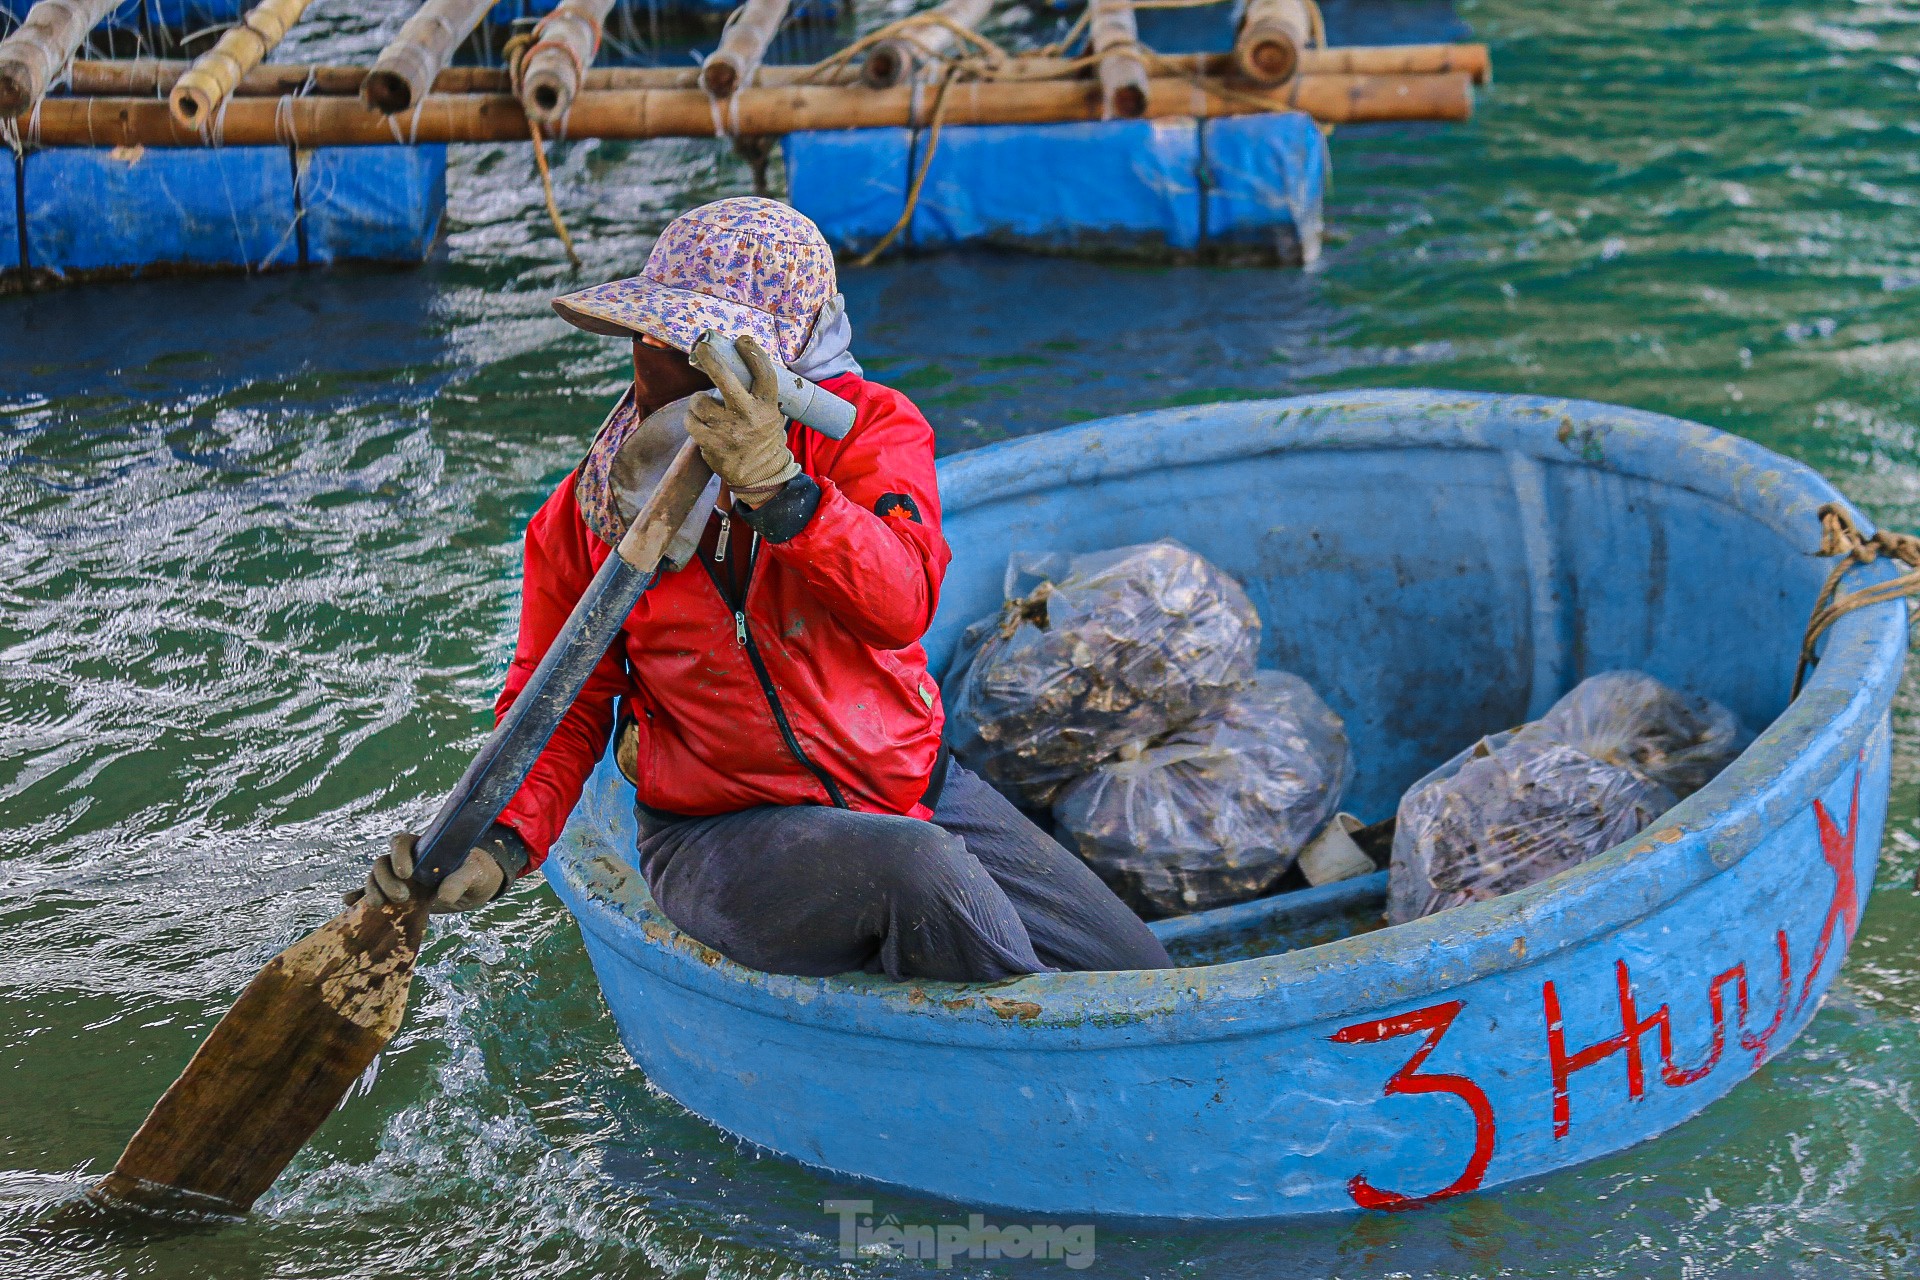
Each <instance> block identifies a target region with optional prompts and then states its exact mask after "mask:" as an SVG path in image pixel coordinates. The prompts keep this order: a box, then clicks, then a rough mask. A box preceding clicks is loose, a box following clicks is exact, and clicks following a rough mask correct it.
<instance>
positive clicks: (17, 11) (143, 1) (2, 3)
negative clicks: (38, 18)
mask: <svg viewBox="0 0 1920 1280" xmlns="http://www.w3.org/2000/svg"><path fill="white" fill-rule="evenodd" d="M253 2H254V0H125V3H123V4H121V5H120V7H119V8H117V9H115V10H114V11H113V12H112V13H111V14H109V15H108V16H107V20H106V21H105V22H104V23H102V24H101V25H102V26H107V27H120V28H133V27H140V26H143V25H149V24H150V25H152V26H155V27H165V28H166V29H168V30H170V31H199V30H201V29H203V28H206V27H219V26H225V25H227V24H228V23H232V22H238V21H239V20H240V15H241V14H243V13H245V12H246V11H247V10H248V9H249V8H251V7H252V4H253ZM31 8H33V0H0V14H4V15H6V16H8V17H10V18H12V19H14V20H15V21H16V22H17V21H19V20H20V19H22V18H24V17H26V16H27V10H29V9H31Z"/></svg>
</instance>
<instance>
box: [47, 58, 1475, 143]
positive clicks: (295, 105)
mask: <svg viewBox="0 0 1920 1280" xmlns="http://www.w3.org/2000/svg"><path fill="white" fill-rule="evenodd" d="M932 106H933V104H932V95H930V94H919V95H916V94H915V93H914V92H913V90H912V88H911V87H909V86H905V85H902V86H899V87H897V88H893V89H883V90H878V91H876V90H872V89H865V88H851V87H845V86H839V85H796V86H793V87H790V88H785V89H758V88H756V89H743V90H741V91H740V92H739V93H736V94H735V95H734V101H733V103H732V104H731V106H730V112H731V113H732V114H734V115H735V116H736V117H737V120H738V126H737V127H738V128H739V131H740V132H741V133H743V134H767V135H778V134H785V133H799V132H805V131H810V130H825V129H866V128H875V127H882V126H902V125H904V126H908V127H914V128H918V127H921V126H924V125H926V124H928V123H930V116H931V113H932ZM1289 110H1298V111H1305V112H1307V113H1308V114H1310V115H1312V116H1314V117H1315V118H1316V119H1318V120H1321V121H1324V122H1326V123H1329V124H1351V123H1360V122H1363V121H1373V120H1464V119H1466V118H1467V117H1468V116H1470V115H1471V114H1472V112H1473V86H1472V83H1471V80H1470V78H1469V77H1468V76H1467V75H1466V74H1465V73H1462V72H1449V73H1447V74H1445V75H1432V76H1365V75H1314V76H1295V77H1294V78H1293V79H1292V80H1290V81H1289V82H1287V83H1286V84H1285V85H1281V86H1279V87H1278V88H1275V89H1269V90H1258V91H1256V90H1249V89H1246V88H1243V87H1241V86H1238V85H1234V84H1230V83H1225V82H1222V81H1220V80H1218V79H1212V78H1206V79H1184V78H1178V77H1166V78H1162V79H1155V80H1150V81H1148V84H1147V109H1146V115H1147V116H1149V117H1152V118H1163V117H1172V116H1237V115H1253V114H1257V113H1260V112H1267V111H1289ZM1100 111H1101V102H1100V94H1099V90H1098V88H1097V86H1094V85H1091V84H1089V83H1088V82H1087V81H1085V80H1037V81H1028V82H1018V83H1005V82H1002V83H993V82H975V81H967V82H965V83H957V84H955V85H953V86H952V87H951V89H950V90H949V91H948V94H947V100H946V106H945V122H946V123H947V124H949V125H962V124H1053V123H1062V122H1068V121H1084V120H1098V119H1099V118H1100ZM23 132H24V133H26V134H27V135H28V137H27V140H28V141H29V142H31V143H35V144H38V145H41V146H56V147H118V146H136V145H138V146H149V147H195V146H206V145H210V143H211V140H210V139H209V138H206V137H203V136H202V135H201V134H200V132H199V131H197V130H191V129H182V128H181V127H180V126H179V125H178V124H177V123H175V121H174V120H173V118H172V116H171V115H169V114H168V112H167V106H166V103H164V102H159V101H155V100H153V99H148V98H49V99H47V100H46V101H45V102H44V103H42V104H41V110H40V113H39V116H38V122H37V127H35V128H32V129H30V130H23ZM713 132H714V129H713V109H712V100H711V99H710V98H708V97H707V95H706V94H705V93H704V92H701V91H699V90H688V89H622V90H606V91H589V92H585V93H582V94H580V95H579V96H578V97H577V98H575V99H574V102H573V110H572V111H571V112H570V113H569V114H568V116H567V134H566V136H568V137H574V138H616V139H638V138H666V137H675V138H699V137H711V136H713ZM527 136H528V135H527V118H526V114H525V113H524V112H523V111H522V110H521V109H520V103H519V100H518V99H516V98H514V97H513V95H511V94H504V93H503V94H434V95H431V96H429V97H426V98H423V99H422V100H421V102H420V105H419V106H418V107H416V108H414V109H413V110H411V111H409V112H407V113H406V114H405V115H404V116H399V117H389V116H386V115H383V114H381V113H379V112H376V111H370V110H368V109H367V108H366V107H365V106H363V105H362V104H361V103H360V102H358V101H357V100H355V99H352V98H344V97H312V96H308V97H288V98H277V99H276V98H236V99H234V100H232V101H231V102H230V103H229V104H228V106H227V111H226V115H225V118H224V121H223V125H222V140H223V141H224V142H225V143H226V144H227V145H229V146H268V145H280V146H295V147H351V146H391V145H393V144H394V143H395V142H404V141H413V142H421V143H441V142H524V141H526V140H527Z"/></svg>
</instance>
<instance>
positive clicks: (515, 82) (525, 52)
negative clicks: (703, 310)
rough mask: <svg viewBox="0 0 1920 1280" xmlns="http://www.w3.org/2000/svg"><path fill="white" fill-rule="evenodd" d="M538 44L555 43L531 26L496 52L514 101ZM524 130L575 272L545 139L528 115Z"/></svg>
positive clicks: (582, 74)
mask: <svg viewBox="0 0 1920 1280" xmlns="http://www.w3.org/2000/svg"><path fill="white" fill-rule="evenodd" d="M544 24H545V19H542V25H544ZM596 36H597V32H596ZM542 46H556V42H554V41H551V40H546V41H543V40H541V39H540V28H539V27H535V28H534V29H533V31H532V32H530V33H529V32H522V33H521V34H519V35H517V36H514V37H512V38H511V39H509V40H508V41H507V43H506V44H505V45H504V46H502V47H501V50H500V51H501V52H502V53H504V54H505V55H506V57H507V79H508V83H509V84H510V85H511V86H512V88H513V96H514V99H515V100H516V101H518V100H519V97H520V86H521V82H522V81H523V80H524V79H525V78H526V70H527V58H528V57H529V56H530V55H531V54H532V53H533V51H534V50H536V49H539V48H541V47H542ZM557 47H559V48H563V49H565V48H566V46H565V45H558V46H557ZM598 48H599V44H598V40H597V39H596V41H595V50H596V52H597V51H598ZM566 52H567V54H568V56H570V57H573V60H574V66H575V69H576V70H577V71H578V72H579V73H580V75H579V81H580V83H582V84H584V83H586V68H585V67H582V66H580V59H579V58H578V57H577V56H575V55H574V53H573V50H571V49H567V50H566ZM418 114H419V109H418V108H417V107H416V108H415V115H416V117H417V116H418ZM527 132H528V133H529V134H531V135H532V137H533V163H534V166H535V167H536V168H538V169H539V170H540V190H541V192H542V194H544V195H545V196H546V200H547V218H548V220H549V221H551V222H552V223H553V229H554V232H555V234H557V235H558V236H559V237H560V247H561V248H563V249H565V250H566V251H567V261H568V262H569V263H571V264H572V265H573V269H574V270H575V271H578V270H580V255H579V254H578V253H577V252H575V251H574V247H573V237H572V236H571V235H569V234H568V232H567V220H566V219H565V218H563V217H562V216H561V215H560V202H559V201H558V200H556V199H555V198H554V195H553V170H551V169H549V168H548V167H547V140H546V138H545V137H544V136H542V135H541V132H540V124H539V122H538V121H537V120H535V119H534V118H533V117H532V116H528V117H527Z"/></svg>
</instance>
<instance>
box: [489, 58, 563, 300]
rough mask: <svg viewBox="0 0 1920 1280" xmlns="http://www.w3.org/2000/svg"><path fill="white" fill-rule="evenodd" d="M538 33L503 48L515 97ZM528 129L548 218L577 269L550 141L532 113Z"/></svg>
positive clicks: (529, 115) (521, 84)
mask: <svg viewBox="0 0 1920 1280" xmlns="http://www.w3.org/2000/svg"><path fill="white" fill-rule="evenodd" d="M539 35H540V31H539V28H537V27H536V28H535V29H534V30H533V31H532V32H531V33H530V34H523V35H517V36H514V37H513V38H512V39H511V40H508V41H507V43H506V45H505V46H504V47H503V48H502V49H501V52H502V53H504V54H506V55H507V68H508V71H509V74H510V76H511V82H512V85H513V96H514V97H516V98H518V97H520V96H521V92H520V91H521V88H522V87H523V82H524V80H525V77H526V69H527V58H528V55H530V54H531V53H532V52H533V51H534V50H536V49H539V48H540V47H541V42H540V39H539ZM562 47H564V46H562ZM568 52H569V53H571V52H572V50H568ZM527 132H528V133H529V134H531V135H532V137H533V163H534V165H535V166H536V167H537V168H538V169H539V170H540V190H541V192H542V193H543V194H544V195H545V196H546V199H547V217H548V219H550V220H551V221H552V223H553V229H554V232H555V234H557V235H558V236H559V237H560V247H561V248H563V249H565V250H566V251H567V261H568V262H569V263H571V264H572V265H573V269H574V270H575V271H578V270H579V269H580V255H579V254H578V253H576V252H575V251H574V248H573V237H572V236H571V235H569V234H568V233H567V220H566V219H565V218H563V217H561V216H560V202H559V201H558V200H556V199H554V195H553V171H552V170H551V169H549V168H548V167H547V140H546V137H545V136H544V135H543V134H542V133H541V132H540V122H539V121H538V120H535V119H534V118H533V116H532V114H531V113H529V114H528V115H527Z"/></svg>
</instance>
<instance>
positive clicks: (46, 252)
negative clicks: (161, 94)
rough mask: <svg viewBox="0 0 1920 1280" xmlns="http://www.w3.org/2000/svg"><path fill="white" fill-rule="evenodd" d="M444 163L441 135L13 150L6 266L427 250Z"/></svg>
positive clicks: (216, 265) (414, 255)
mask: <svg viewBox="0 0 1920 1280" xmlns="http://www.w3.org/2000/svg"><path fill="white" fill-rule="evenodd" d="M446 164H447V159H446V148H445V147H439V146H423V147H399V146H395V147H359V148H334V149H325V150H319V151H311V152H296V151H294V150H292V149H290V148H286V147H222V148H216V149H212V150H205V151H194V150H179V151H175V150H160V149H153V150H149V149H146V148H141V147H116V148H114V149H112V150H106V149H73V150H67V149H59V150H48V151H34V152H29V153H27V155H26V157H25V158H24V160H23V161H20V160H16V159H15V158H14V157H13V156H12V155H11V154H10V153H9V154H8V157H7V168H6V169H5V170H3V171H0V173H3V174H4V176H5V178H6V180H7V187H6V198H5V199H4V200H0V204H4V205H5V206H6V212H5V214H4V216H3V217H0V238H3V239H4V240H5V241H6V243H5V245H4V246H3V247H0V269H9V268H19V267H22V266H24V267H27V268H29V269H33V270H36V271H51V272H53V273H54V274H56V275H68V274H71V273H75V272H79V273H89V274H91V273H127V274H138V273H140V272H141V271H144V270H150V269H154V268H161V267H187V268H200V269H238V270H243V271H265V270H273V269H278V268H286V267H298V266H307V265H323V264H327V263H334V262H346V261H373V262H418V261H420V260H421V259H422V258H424V257H425V256H426V255H427V253H428V251H429V250H430V249H431V248H432V246H433V243H434V239H435V237H436V235H437V234H438V231H439V225H440V216H441V213H442V210H443V209H444V207H445V204H446ZM20 211H24V214H25V219H24V226H23V225H22V223H21V219H20V217H19V216H18V215H19V213H20Z"/></svg>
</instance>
